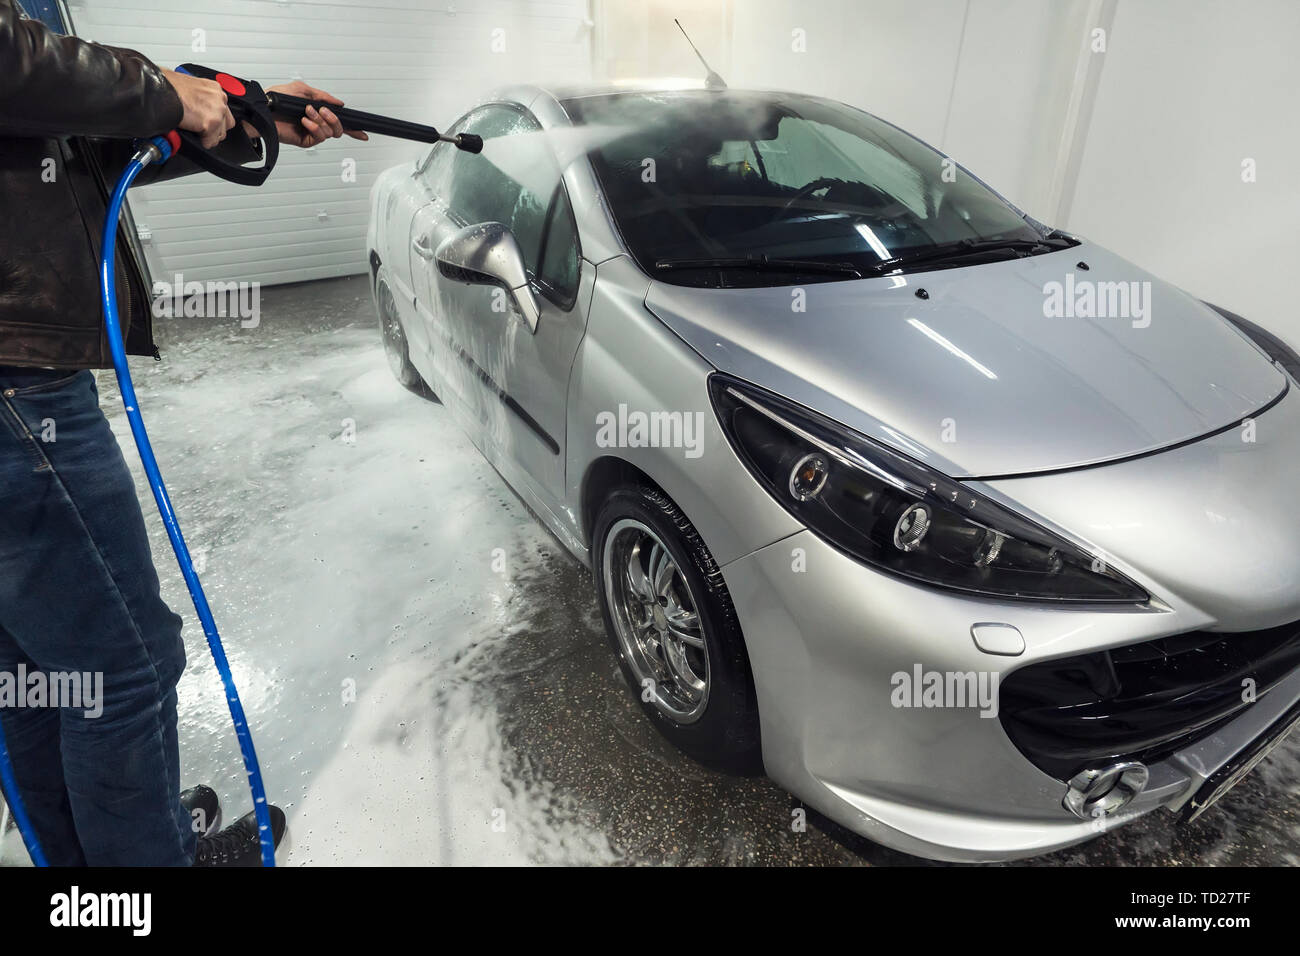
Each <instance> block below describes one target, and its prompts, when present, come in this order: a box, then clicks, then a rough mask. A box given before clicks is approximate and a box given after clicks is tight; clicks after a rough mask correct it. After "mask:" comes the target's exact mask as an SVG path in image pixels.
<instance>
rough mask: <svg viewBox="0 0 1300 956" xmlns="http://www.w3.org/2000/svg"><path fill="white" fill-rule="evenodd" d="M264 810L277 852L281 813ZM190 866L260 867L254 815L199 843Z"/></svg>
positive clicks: (260, 855) (282, 826) (249, 815)
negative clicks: (268, 812) (192, 863)
mask: <svg viewBox="0 0 1300 956" xmlns="http://www.w3.org/2000/svg"><path fill="white" fill-rule="evenodd" d="M268 809H269V810H270V811H271V834H272V836H274V837H275V845H276V847H277V848H279V846H280V841H281V840H282V839H284V828H285V820H284V811H283V810H281V809H280V808H279V807H274V806H273V807H268ZM194 865H195V866H261V865H262V844H261V842H260V841H259V840H258V838H257V815H256V814H254V813H248V814H245V815H244V816H242V817H240V818H239V819H238V820H236V821H235V822H234V823H232V824H231V825H230V826H228V827H226V828H225V829H224V830H222V831H221V832H220V833H218V834H217V835H216V836H212V837H203V838H202V839H200V840H199V848H198V852H197V853H196V854H195V856H194Z"/></svg>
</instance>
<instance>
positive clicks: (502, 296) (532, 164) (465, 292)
mask: <svg viewBox="0 0 1300 956" xmlns="http://www.w3.org/2000/svg"><path fill="white" fill-rule="evenodd" d="M466 129H467V131H469V132H473V133H477V134H479V135H481V136H483V137H484V139H493V138H496V137H512V138H513V141H512V142H511V143H510V148H509V149H508V150H505V149H499V148H498V149H491V150H489V152H490V153H491V154H492V155H494V156H496V157H501V158H502V159H501V165H500V166H498V165H497V164H496V163H494V162H493V161H491V160H489V159H488V158H487V157H485V156H477V155H472V154H466V153H458V154H456V155H455V156H454V157H453V158H452V161H451V177H450V184H449V187H448V191H447V210H446V213H447V216H448V218H449V219H450V221H451V223H453V224H454V228H455V229H459V228H462V227H464V226H469V225H474V224H477V223H483V222H500V223H503V224H505V225H507V226H508V227H510V229H511V231H512V232H513V233H514V235H515V238H516V240H517V241H518V243H519V246H520V250H521V251H522V253H523V256H524V260H525V266H526V269H527V272H528V277H529V280H530V284H531V287H532V289H533V292H534V295H535V297H536V299H537V303H538V305H539V307H540V314H539V317H538V322H537V327H536V331H533V330H532V329H531V328H530V326H529V324H528V323H527V322H526V321H525V320H524V318H523V316H522V314H521V313H520V312H519V309H518V307H517V305H516V304H515V301H514V298H513V297H512V296H511V295H510V294H508V293H507V292H505V290H502V289H500V288H497V287H494V286H490V285H480V284H469V283H465V282H460V281H457V280H454V279H449V278H446V277H444V276H443V275H441V274H440V273H438V272H437V269H436V265H435V267H434V269H432V270H430V275H431V276H433V279H432V281H433V282H435V283H437V285H438V296H437V298H438V303H439V311H440V318H441V319H442V320H443V321H444V322H445V325H446V328H447V329H448V331H449V335H450V339H451V342H452V346H453V348H454V350H455V352H456V353H457V354H458V355H459V357H460V360H461V363H462V365H463V366H464V369H465V381H466V382H467V383H474V384H475V386H476V389H477V394H478V398H479V401H480V402H481V403H482V404H481V406H480V407H481V409H482V436H481V437H482V442H481V447H483V449H484V453H485V454H486V455H487V456H488V458H489V459H490V460H492V461H493V463H494V464H496V465H497V466H498V467H499V468H500V469H501V470H502V472H503V473H504V474H505V475H506V477H507V478H509V479H510V480H511V481H512V483H514V484H516V485H517V486H518V485H519V484H521V483H522V484H524V485H525V486H526V489H525V490H528V491H532V492H533V493H534V498H535V499H541V502H540V503H542V504H544V505H545V506H547V507H550V506H551V505H552V503H554V502H557V501H558V500H560V498H561V497H562V495H563V488H564V445H565V421H566V397H567V390H568V380H569V371H570V369H571V368H572V365H573V359H574V355H575V354H576V352H577V349H578V344H579V342H580V341H581V338H582V335H583V332H584V330H585V326H586V315H585V309H583V308H580V307H579V305H578V303H579V299H580V298H581V296H580V286H581V285H582V279H583V275H582V260H581V253H580V249H579V242H578V233H577V228H576V224H575V222H574V217H573V210H572V208H571V206H570V204H569V199H568V194H567V192H566V191H565V189H564V186H563V183H562V182H561V178H560V171H559V168H558V166H557V165H556V163H555V160H554V157H553V156H552V154H551V152H550V148H549V146H548V145H547V143H546V138H545V136H544V135H543V134H541V132H540V129H541V128H540V125H539V124H538V123H537V121H536V119H535V118H533V116H532V115H531V114H530V113H528V112H527V111H526V110H524V109H522V108H520V107H518V106H514V105H507V104H497V105H493V106H489V107H485V108H483V109H482V110H480V111H479V112H477V113H476V114H473V115H471V116H470V117H469V121H468V122H467V124H466ZM502 167H505V168H502ZM434 248H435V250H436V246H435V247H434ZM532 503H533V504H537V503H539V502H538V501H537V500H534V501H533V502H532Z"/></svg>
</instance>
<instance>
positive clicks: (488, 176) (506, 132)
mask: <svg viewBox="0 0 1300 956" xmlns="http://www.w3.org/2000/svg"><path fill="white" fill-rule="evenodd" d="M536 128H537V125H536V123H535V122H532V121H531V117H529V116H528V115H527V114H525V113H523V112H521V111H519V110H517V109H514V108H512V107H509V106H485V107H483V108H482V109H479V110H476V111H475V112H473V113H471V114H470V115H469V116H468V117H467V119H466V122H465V131H466V132H470V133H475V134H477V135H479V136H482V137H483V139H485V140H491V139H497V138H499V137H503V136H510V135H512V134H514V133H518V132H526V131H530V130H533V129H536ZM502 158H503V159H504V160H507V161H508V165H510V166H511V168H512V169H513V168H514V166H515V163H514V161H513V157H511V156H503V157H502ZM520 190H521V187H520V185H519V183H518V182H517V181H516V180H515V179H514V178H513V177H512V176H511V175H510V174H508V173H507V172H505V171H504V170H503V169H501V168H500V167H499V166H497V165H496V163H494V162H493V161H492V160H491V159H488V158H487V157H486V156H483V155H481V154H475V153H466V152H463V151H461V150H455V151H454V155H453V157H452V160H451V182H450V185H449V187H448V191H447V192H448V203H449V205H450V207H451V211H452V212H453V213H454V214H455V215H456V217H457V218H458V219H460V220H461V221H462V222H464V223H465V224H466V225H473V224H475V223H480V222H501V223H505V224H506V225H507V226H510V227H511V228H512V229H513V228H514V226H513V223H512V220H513V219H514V212H515V206H516V204H517V203H518V202H519V193H520ZM525 255H527V250H525Z"/></svg>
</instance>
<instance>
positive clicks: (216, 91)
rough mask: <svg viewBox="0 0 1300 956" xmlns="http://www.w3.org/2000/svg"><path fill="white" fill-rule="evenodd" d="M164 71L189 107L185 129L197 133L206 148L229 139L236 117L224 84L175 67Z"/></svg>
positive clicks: (182, 125) (185, 116)
mask: <svg viewBox="0 0 1300 956" xmlns="http://www.w3.org/2000/svg"><path fill="white" fill-rule="evenodd" d="M162 72H163V76H165V77H167V81H168V82H169V83H171V85H172V88H173V89H174V90H176V94H177V95H178V96H179V97H180V98H181V105H182V106H184V107H185V115H184V116H183V117H182V118H181V129H183V130H188V131H189V132H191V133H197V134H198V135H199V138H200V139H201V140H202V141H203V148H204V149H211V148H212V147H213V146H216V145H217V144H218V143H220V142H221V141H222V140H223V139H225V138H226V134H227V133H228V132H230V131H231V130H232V129H234V126H235V117H234V116H233V115H232V114H231V112H230V107H229V106H228V105H227V100H226V91H225V90H223V89H222V88H221V86H220V84H218V83H216V82H214V81H213V80H201V79H199V78H198V77H196V76H189V75H188V74H185V73H177V72H176V71H174V70H163V71H162Z"/></svg>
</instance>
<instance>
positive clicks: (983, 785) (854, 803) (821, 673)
mask: <svg viewBox="0 0 1300 956" xmlns="http://www.w3.org/2000/svg"><path fill="white" fill-rule="evenodd" d="M723 574H724V577H725V579H726V582H727V585H728V588H729V589H730V591H731V594H732V597H733V599H734V601H735V605H736V608H737V612H738V614H739V616H740V621H741V625H742V627H743V629H744V633H745V637H746V644H747V646H748V649H749V654H750V659H751V663H752V665H753V672H754V681H755V685H756V689H757V693H758V702H759V712H760V716H761V721H762V734H763V757H764V762H765V765H766V768H767V772H768V774H769V776H771V777H772V778H773V779H774V780H775V781H777V782H778V783H779V784H781V785H782V786H784V787H785V788H786V789H788V790H790V791H791V792H793V793H795V794H796V795H798V796H800V797H801V798H802V799H804V800H805V801H806V802H807V803H808V804H809V805H811V806H812V807H814V808H815V809H817V810H818V811H820V812H822V813H824V814H826V815H827V816H828V817H830V818H831V819H833V820H835V821H837V822H838V823H840V824H842V825H844V826H846V827H849V828H850V829H852V830H854V831H856V832H858V833H861V834H863V835H864V836H866V837H868V838H870V839H872V840H874V841H876V842H878V843H881V844H883V845H885V846H889V847H892V848H894V849H897V850H901V851H903V852H907V853H912V854H915V855H918V856H924V857H930V858H933V859H941V860H950V861H991V860H1006V859H1015V858H1019V857H1025V856H1032V855H1035V854H1039V853H1045V852H1049V851H1051V850H1056V849H1059V848H1062V847H1066V846H1070V845H1072V844H1075V843H1079V842H1081V841H1084V840H1087V839H1089V838H1091V837H1093V836H1096V835H1097V834H1098V833H1100V832H1102V831H1104V830H1106V829H1110V828H1112V827H1114V826H1117V825H1119V824H1122V823H1125V822H1128V821H1130V820H1132V819H1134V818H1136V817H1137V816H1141V815H1143V814H1145V813H1148V812H1150V811H1151V810H1154V809H1156V808H1158V807H1165V808H1168V809H1171V810H1177V809H1179V808H1181V807H1182V806H1183V805H1184V804H1186V803H1187V801H1188V800H1190V799H1191V797H1192V796H1193V795H1194V794H1195V793H1196V792H1197V790H1198V789H1199V788H1200V787H1201V785H1202V784H1203V783H1204V782H1205V781H1206V780H1207V779H1208V778H1210V777H1211V776H1212V775H1213V774H1214V773H1215V772H1216V771H1217V770H1218V769H1219V768H1221V767H1223V766H1224V765H1225V764H1227V763H1228V762H1229V761H1230V760H1231V759H1232V758H1233V757H1234V756H1235V755H1236V754H1238V753H1239V752H1241V751H1242V750H1243V749H1244V748H1246V747H1248V746H1249V745H1250V743H1251V742H1252V741H1253V740H1255V739H1256V738H1257V737H1259V736H1260V735H1261V734H1263V733H1265V732H1266V731H1267V730H1268V729H1269V728H1270V727H1271V726H1272V725H1274V724H1275V723H1276V722H1277V721H1278V720H1279V718H1281V717H1282V715H1283V714H1285V713H1286V712H1287V711H1288V710H1289V709H1290V708H1291V707H1293V706H1294V705H1295V704H1296V703H1297V702H1300V671H1296V672H1292V673H1290V674H1289V675H1287V676H1285V677H1283V678H1282V679H1280V680H1278V681H1277V682H1276V683H1275V684H1274V685H1273V686H1272V687H1271V689H1269V690H1268V691H1267V692H1266V693H1264V694H1263V695H1262V696H1261V697H1260V698H1259V699H1258V701H1256V702H1255V703H1254V704H1252V705H1251V706H1249V707H1247V708H1245V709H1244V710H1242V711H1240V712H1239V713H1238V714H1237V715H1236V716H1234V717H1232V718H1231V719H1229V720H1227V721H1225V722H1222V723H1220V724H1219V725H1217V726H1216V727H1214V728H1213V729H1211V730H1208V731H1207V732H1206V733H1205V734H1204V735H1203V736H1201V737H1199V738H1197V739H1195V740H1194V742H1192V743H1190V744H1188V745H1187V746H1185V747H1183V748H1182V749H1179V750H1177V751H1175V752H1173V753H1170V754H1168V755H1164V756H1162V758H1161V759H1160V760H1159V761H1158V762H1155V763H1153V764H1151V765H1150V768H1149V769H1150V779H1149V781H1148V783H1147V785H1146V787H1145V788H1144V789H1143V791H1142V792H1141V794H1140V795H1139V796H1138V797H1137V798H1135V799H1134V801H1133V802H1132V803H1130V804H1129V805H1128V806H1127V807H1125V808H1124V809H1123V810H1121V811H1119V812H1118V813H1117V814H1116V815H1115V816H1112V817H1101V818H1098V819H1095V820H1080V819H1078V818H1077V817H1075V816H1074V815H1073V814H1071V813H1070V812H1069V811H1068V810H1066V809H1065V808H1064V807H1063V806H1062V799H1063V798H1064V796H1065V793H1066V784H1065V783H1064V782H1063V781H1062V780H1061V779H1058V778H1056V777H1054V776H1052V775H1050V774H1049V773H1047V772H1044V770H1042V769H1039V767H1037V766H1035V765H1034V763H1032V762H1031V761H1030V760H1029V759H1027V758H1026V756H1025V755H1024V754H1022V753H1021V751H1020V750H1019V749H1017V747H1016V746H1015V744H1013V743H1012V741H1011V739H1010V738H1009V737H1008V736H1007V733H1006V732H1005V730H1004V728H1003V725H1002V722H1001V721H1000V720H999V719H997V714H996V711H994V712H992V713H990V712H989V710H988V709H987V708H983V709H982V708H981V707H980V706H979V702H978V701H977V702H974V705H971V704H972V702H970V701H967V702H966V703H967V706H952V705H951V704H952V702H951V701H944V702H941V704H940V705H939V706H930V705H928V704H927V703H926V702H925V701H923V700H919V699H918V698H916V697H915V696H909V695H908V694H901V693H900V692H899V688H900V686H902V685H905V684H906V683H908V680H910V679H912V678H913V677H914V675H917V674H918V669H919V672H920V673H921V674H930V673H937V674H940V675H950V674H975V675H984V679H985V681H986V686H989V687H992V686H994V685H993V684H992V681H993V680H994V678H995V677H996V680H997V681H998V683H999V684H1000V682H1001V681H1002V679H1003V678H1004V677H1006V676H1007V675H1009V674H1011V673H1012V672H1013V671H1015V670H1017V669H1019V668H1022V667H1025V666H1026V665H1029V664H1034V663H1038V662H1042V661H1047V660H1052V659H1057V658H1064V657H1071V656H1075V655H1082V654H1090V653H1094V652H1097V651H1099V650H1103V649H1107V648H1117V647H1121V646H1126V645H1131V644H1136V643H1140V642H1145V641H1151V640H1155V639H1157V638H1164V637H1170V636H1173V635H1179V634H1186V633H1190V632H1194V631H1199V630H1203V629H1205V628H1206V627H1209V626H1212V625H1213V624H1214V623H1215V621H1214V620H1213V619H1212V618H1210V617H1209V616H1208V615H1207V614H1206V613H1204V612H1203V611H1200V610H1198V609H1196V608H1194V607H1192V606H1190V605H1184V606H1181V607H1169V608H1166V607H1161V608H1159V609H1155V608H1132V607H1129V608H1104V609H1098V608H1066V607H1050V606H1043V605H1037V604H1028V603H1017V602H996V601H989V600H978V599H972V598H970V597H968V596H964V595H960V594H955V593H946V592H942V591H937V590H933V589H929V588H924V587H919V586H916V585H913V584H911V583H909V582H905V581H902V580H899V579H895V578H892V577H889V576H886V575H882V574H878V573H876V572H873V571H871V570H870V569H868V568H866V567H864V566H862V565H861V564H859V563H857V562H856V561H853V560H852V559H850V558H848V557H846V556H844V555H843V554H841V553H840V552H838V551H837V550H835V549H834V548H832V547H831V546H829V545H828V544H826V543H825V542H824V541H822V540H821V539H820V538H818V537H817V536H815V535H813V534H812V533H810V532H807V531H803V532H799V533H797V534H795V535H793V536H791V537H789V538H786V539H784V540H782V541H779V542H776V543H775V544H772V545H769V546H768V547H766V548H763V549H761V550H759V551H757V552H755V553H753V554H750V555H748V556H746V557H743V558H740V559H738V560H736V561H733V562H731V563H729V564H728V565H726V566H725V567H724V568H723ZM981 623H999V624H1009V625H1011V626H1013V627H1015V628H1017V629H1018V630H1019V631H1020V633H1021V634H1022V635H1023V637H1024V645H1025V646H1024V650H1023V652H1022V653H1020V654H1018V655H1014V656H1011V655H1006V654H990V653H986V652H985V651H983V650H981V649H980V648H979V647H977V646H976V643H975V641H974V640H973V639H972V635H971V628H972V626H973V625H975V624H981ZM896 675H907V679H900V678H899V677H898V676H896ZM917 704H920V706H916V705H917ZM943 704H948V705H947V706H944V705H943ZM995 706H996V705H995ZM982 712H983V714H984V715H983V716H982V715H981V713H982Z"/></svg>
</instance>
